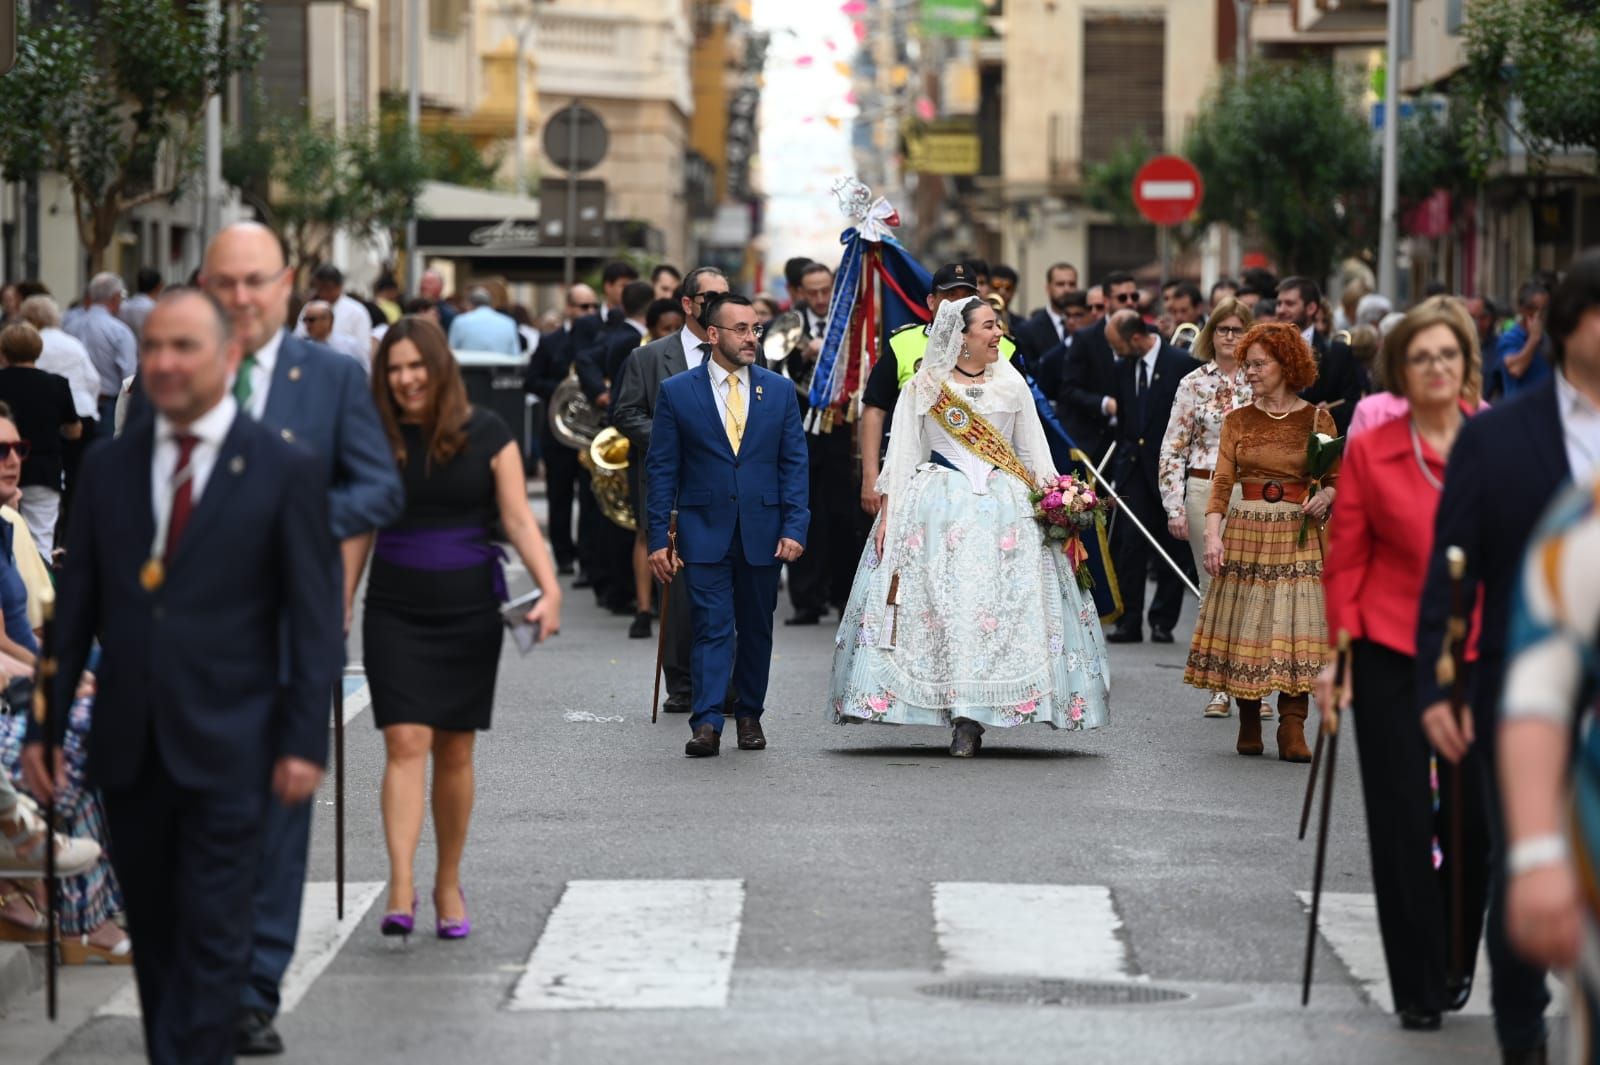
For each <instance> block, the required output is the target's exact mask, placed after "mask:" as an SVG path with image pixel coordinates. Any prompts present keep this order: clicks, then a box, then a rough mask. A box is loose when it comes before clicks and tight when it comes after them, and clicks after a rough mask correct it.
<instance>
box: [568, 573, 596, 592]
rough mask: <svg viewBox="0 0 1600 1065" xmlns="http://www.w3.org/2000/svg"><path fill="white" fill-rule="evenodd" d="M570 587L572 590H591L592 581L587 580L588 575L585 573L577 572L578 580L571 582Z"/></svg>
mask: <svg viewBox="0 0 1600 1065" xmlns="http://www.w3.org/2000/svg"><path fill="white" fill-rule="evenodd" d="M572 586H573V587H574V588H593V587H594V581H592V580H590V579H589V575H588V574H587V573H584V572H582V571H579V573H578V579H577V580H575V581H573V582H572Z"/></svg>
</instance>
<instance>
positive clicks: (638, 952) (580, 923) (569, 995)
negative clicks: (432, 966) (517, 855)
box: [508, 880, 744, 1010]
mask: <svg viewBox="0 0 1600 1065" xmlns="http://www.w3.org/2000/svg"><path fill="white" fill-rule="evenodd" d="M743 915H744V881H742V880H572V881H568V883H567V888H566V891H565V892H564V893H563V894H562V896H561V901H560V902H559V903H557V904H556V908H555V909H554V910H553V911H552V912H551V914H550V919H549V920H548V921H547V922H546V923H545V927H544V934H543V935H541V936H540V937H539V941H538V943H536V944H535V945H534V948H533V953H532V954H531V955H529V957H528V965H527V970H526V972H524V973H523V975H522V977H521V979H519V980H518V981H517V985H516V987H515V989H513V991H512V994H511V1001H510V1003H509V1004H508V1008H510V1009H513V1010H664V1009H721V1008H722V1007H724V1006H726V1005H727V1004H728V987H729V982H730V980H731V979H732V975H733V961H734V955H735V954H736V953H737V951H738V948H739V925H740V921H741V920H742V918H743Z"/></svg>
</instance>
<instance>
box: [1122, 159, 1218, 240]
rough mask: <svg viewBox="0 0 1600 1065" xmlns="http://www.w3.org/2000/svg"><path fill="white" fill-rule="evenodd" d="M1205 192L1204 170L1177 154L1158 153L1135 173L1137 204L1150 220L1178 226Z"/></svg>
mask: <svg viewBox="0 0 1600 1065" xmlns="http://www.w3.org/2000/svg"><path fill="white" fill-rule="evenodd" d="M1204 196H1205V183H1204V182H1202V181H1201V180H1200V171H1198V170H1196V169H1195V168H1194V164H1193V163H1191V162H1189V160H1187V159H1184V158H1181V157H1179V156H1176V155H1158V156H1156V157H1155V158H1154V159H1152V160H1150V161H1149V162H1148V163H1145V164H1144V166H1141V167H1140V168H1139V172H1138V173H1137V174H1135V175H1134V177H1133V204H1134V206H1135V207H1137V208H1139V213H1140V214H1141V215H1143V216H1144V217H1145V220H1146V221H1148V222H1154V223H1155V224H1156V225H1158V226H1175V225H1177V224H1178V223H1179V222H1182V221H1185V220H1187V219H1188V217H1189V216H1190V215H1192V214H1194V212H1195V208H1197V207H1199V206H1200V201H1201V199H1202V198H1203V197H1204Z"/></svg>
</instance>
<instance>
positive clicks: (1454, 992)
mask: <svg viewBox="0 0 1600 1065" xmlns="http://www.w3.org/2000/svg"><path fill="white" fill-rule="evenodd" d="M1444 993H1445V995H1446V996H1448V998H1447V999H1446V1001H1445V1004H1444V1008H1445V1009H1447V1010H1449V1011H1450V1012H1451V1013H1460V1012H1461V1011H1462V1010H1464V1009H1466V1008H1467V1000H1468V999H1470V998H1471V997H1472V977H1471V976H1470V975H1468V976H1462V977H1453V978H1451V979H1449V980H1446V981H1445V982H1444Z"/></svg>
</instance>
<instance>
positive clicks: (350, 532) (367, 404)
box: [201, 222, 405, 1055]
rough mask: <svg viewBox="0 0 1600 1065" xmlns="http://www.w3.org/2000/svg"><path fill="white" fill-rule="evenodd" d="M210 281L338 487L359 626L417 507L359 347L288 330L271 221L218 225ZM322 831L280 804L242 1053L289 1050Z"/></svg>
mask: <svg viewBox="0 0 1600 1065" xmlns="http://www.w3.org/2000/svg"><path fill="white" fill-rule="evenodd" d="M201 283H202V284H203V285H204V286H205V287H206V289H207V290H208V291H209V292H210V293H211V294H212V295H213V296H215V297H216V298H217V299H218V300H219V301H220V302H221V303H222V305H223V307H224V308H226V310H227V311H228V314H229V315H230V317H231V319H232V322H233V327H234V331H235V333H236V334H237V335H238V338H239V340H240V342H241V344H242V345H243V348H244V351H245V352H246V354H245V356H244V358H243V360H242V362H241V364H240V366H239V371H238V373H237V374H236V375H235V377H234V381H233V385H232V395H233V398H234V400H235V401H236V402H237V403H238V404H239V408H240V409H241V410H242V411H244V412H245V413H246V414H248V415H249V416H250V417H251V418H253V419H255V420H256V421H258V422H260V423H261V424H262V425H264V426H266V427H267V428H268V429H270V430H271V431H272V432H274V433H276V434H277V435H278V436H279V437H280V438H281V439H283V440H284V441H287V442H289V443H291V444H294V445H297V446H298V447H299V448H300V449H302V450H304V451H305V452H307V453H308V454H310V455H311V456H313V457H314V458H315V459H316V462H317V465H318V467H319V471H320V473H321V479H322V481H323V483H325V484H326V485H327V486H328V489H327V492H328V531H329V534H330V535H329V539H328V546H329V549H330V550H333V548H334V546H335V543H337V544H338V546H339V551H340V554H341V555H342V557H343V566H342V569H343V579H344V610H345V613H344V617H345V625H346V628H348V626H349V618H350V610H351V603H352V600H353V599H354V596H355V590H356V585H357V584H358V583H359V581H360V579H361V570H362V569H363V567H364V566H365V565H366V555H367V549H368V546H369V543H370V540H371V536H372V533H373V532H374V531H375V530H377V529H380V528H382V527H383V526H385V525H387V524H389V523H390V522H391V521H393V520H394V519H395V518H397V517H399V516H400V512H401V510H402V509H403V508H404V506H405V489H404V488H403V487H402V486H401V483H400V475H399V472H398V470H397V469H396V467H395V462H394V455H393V452H392V451H390V449H389V443H388V441H387V440H386V439H385V437H384V434H383V427H382V425H380V424H379V422H378V412H377V408H376V407H375V406H374V405H373V402H372V391H371V388H370V387H369V386H368V382H367V376H366V374H365V373H364V372H363V371H362V368H361V365H360V364H359V363H358V362H356V360H354V359H352V358H350V357H349V356H348V355H343V354H340V353H339V352H336V351H333V350H332V349H330V348H325V347H323V346H322V345H320V344H315V343H311V342H309V341H307V340H303V339H301V338H298V337H295V336H292V335H291V334H290V333H289V332H288V331H287V330H286V329H285V328H284V327H285V324H286V323H287V321H288V317H289V291H290V288H291V287H292V286H293V284H294V272H293V271H292V270H290V269H288V267H287V263H286V261H285V259H284V255H283V248H282V245H281V243H280V242H279V240H278V237H277V235H276V234H275V233H273V232H272V230H270V229H268V228H266V227H265V226H262V225H258V224H256V223H254V222H244V223H240V224H238V225H233V226H229V227H228V228H226V229H224V230H223V231H222V232H220V233H218V234H217V236H216V239H214V240H213V241H212V242H211V246H210V247H209V248H207V249H206V258H205V264H204V266H203V267H202V270H201ZM341 664H342V663H341ZM329 696H330V698H331V692H330V693H329ZM310 840H311V805H310V804H300V805H296V806H285V805H281V804H278V803H272V804H270V808H269V811H268V825H267V831H266V835H265V838H264V840H263V854H262V863H261V876H260V883H259V884H258V886H257V889H256V901H255V947H254V949H253V950H252V953H251V961H250V979H249V982H248V983H247V985H246V986H245V989H244V994H243V998H242V1001H241V1002H240V1013H239V1044H238V1051H239V1053H241V1054H246V1055H254V1054H275V1053H281V1052H282V1050H283V1042H282V1039H281V1038H280V1037H279V1035H278V1033H277V1032H276V1031H275V1030H274V1028H273V1023H272V1021H273V1018H274V1017H275V1016H276V1014H277V1012H278V988H279V985H280V984H281V983H282V981H283V974H284V973H285V972H286V971H287V970H288V968H289V960H290V958H291V957H293V955H294V944H295V938H296V936H297V935H298V933H299V929H300V901H301V898H302V894H303V891H304V887H305V873H306V852H307V848H308V846H309V844H310Z"/></svg>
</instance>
